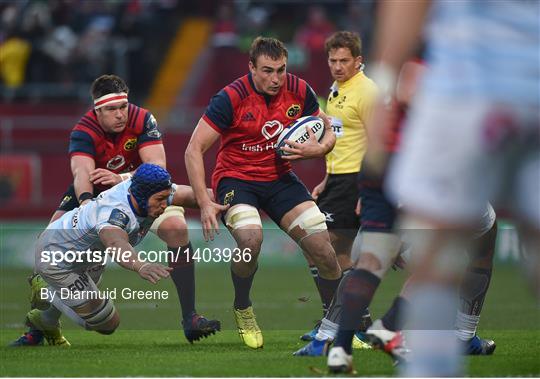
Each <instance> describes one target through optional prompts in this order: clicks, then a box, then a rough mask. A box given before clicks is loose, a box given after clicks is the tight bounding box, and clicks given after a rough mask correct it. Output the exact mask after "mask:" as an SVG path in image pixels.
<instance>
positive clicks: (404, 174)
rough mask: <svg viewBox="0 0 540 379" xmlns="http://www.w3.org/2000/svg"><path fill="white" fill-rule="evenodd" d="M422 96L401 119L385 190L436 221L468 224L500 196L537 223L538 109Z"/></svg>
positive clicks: (539, 176) (539, 196)
mask: <svg viewBox="0 0 540 379" xmlns="http://www.w3.org/2000/svg"><path fill="white" fill-rule="evenodd" d="M502 109H503V108H502V106H500V105H493V104H489V103H486V102H482V101H479V100H470V99H458V100H456V99H448V98H447V99H442V98H435V97H433V96H420V97H418V98H417V99H416V101H415V102H414V105H413V107H412V110H411V113H410V114H409V119H408V121H407V125H406V126H405V130H404V134H403V139H402V146H401V151H400V153H398V154H397V156H396V157H395V159H394V160H393V162H392V166H391V168H390V174H389V178H388V180H387V188H386V189H387V191H388V194H389V196H390V198H391V199H392V200H393V201H395V202H396V203H397V202H399V203H400V204H403V208H404V209H406V210H407V211H409V212H411V213H415V214H417V215H420V216H425V217H430V218H432V219H434V220H437V221H440V222H448V223H473V222H474V221H475V220H479V219H481V217H482V215H483V214H484V212H485V210H486V202H488V201H491V202H492V203H493V202H495V205H498V204H497V203H498V202H499V203H500V200H503V201H504V202H505V203H504V206H505V207H507V208H508V209H509V210H511V211H514V212H515V213H516V216H518V217H520V218H521V219H525V220H526V221H528V222H529V223H531V224H532V225H534V226H536V227H538V228H540V120H539V116H538V108H524V109H517V108H516V107H514V108H510V109H508V108H504V109H505V111H504V112H503V111H502Z"/></svg>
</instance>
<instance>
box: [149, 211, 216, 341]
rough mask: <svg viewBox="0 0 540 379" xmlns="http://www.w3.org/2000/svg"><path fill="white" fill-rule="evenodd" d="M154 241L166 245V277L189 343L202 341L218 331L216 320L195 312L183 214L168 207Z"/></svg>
mask: <svg viewBox="0 0 540 379" xmlns="http://www.w3.org/2000/svg"><path fill="white" fill-rule="evenodd" d="M152 228H153V229H154V228H155V229H157V231H156V232H157V235H158V237H159V238H160V239H161V240H162V241H164V242H165V243H166V244H167V250H168V251H169V252H170V256H169V267H171V268H172V269H173V271H171V273H170V275H171V278H172V280H173V282H174V285H175V286H176V291H177V293H178V298H179V300H180V307H181V311H182V326H183V328H184V334H185V336H186V338H187V340H188V341H189V342H191V343H192V342H193V341H197V340H199V339H200V338H206V337H208V336H209V335H212V334H215V333H216V331H219V330H221V323H220V322H219V321H218V320H208V319H206V318H205V317H203V316H201V315H199V314H197V312H196V310H195V262H194V261H193V260H192V259H189V258H190V257H191V254H192V253H193V247H192V246H191V242H190V241H189V233H188V228H187V223H186V220H185V218H184V211H183V209H182V208H180V207H175V206H169V207H167V209H166V210H165V212H164V213H163V214H162V215H161V216H160V217H159V218H158V219H157V220H156V221H155V222H154V225H152Z"/></svg>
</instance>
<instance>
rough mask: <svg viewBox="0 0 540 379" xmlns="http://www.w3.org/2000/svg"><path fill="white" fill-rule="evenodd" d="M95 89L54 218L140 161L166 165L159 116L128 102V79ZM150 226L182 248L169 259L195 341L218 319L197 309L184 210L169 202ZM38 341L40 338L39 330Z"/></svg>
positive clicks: (75, 135) (74, 137)
mask: <svg viewBox="0 0 540 379" xmlns="http://www.w3.org/2000/svg"><path fill="white" fill-rule="evenodd" d="M90 93H91V95H92V99H93V102H94V107H93V108H92V109H91V110H89V111H88V112H87V113H86V114H85V115H83V116H82V117H81V119H80V120H79V122H78V123H77V125H76V126H75V127H74V128H73V131H72V132H71V137H70V143H69V154H70V160H71V171H72V173H73V184H71V185H70V187H69V188H68V190H67V191H66V193H65V194H64V196H63V198H62V202H61V203H60V206H59V207H58V209H57V211H56V212H55V213H54V215H53V216H52V219H51V222H52V221H55V220H57V219H58V218H59V217H60V216H61V215H62V214H64V213H65V212H68V211H70V210H72V209H74V208H76V207H78V206H79V205H83V204H85V203H86V202H88V201H90V199H92V198H93V197H95V196H97V195H98V194H99V193H101V192H102V191H104V190H106V189H108V188H110V187H111V186H113V185H116V184H118V183H120V182H122V181H123V180H127V179H129V178H130V177H131V174H132V172H133V171H134V170H135V169H136V168H137V167H138V166H139V165H140V164H141V163H154V164H157V165H160V166H162V167H164V168H165V167H166V157H165V150H164V148H163V142H162V139H161V132H160V131H159V129H158V126H157V122H156V119H155V118H154V116H153V115H152V114H151V113H150V112H149V111H148V110H146V109H144V108H140V107H138V106H136V105H134V104H131V103H129V101H128V93H129V88H128V86H127V85H126V83H125V82H124V80H122V79H121V78H120V77H118V76H116V75H103V76H100V77H99V78H97V79H96V80H95V81H94V83H93V84H92V87H91V89H90ZM151 231H152V232H153V233H155V234H157V236H158V237H159V238H160V239H161V240H163V241H164V242H165V243H166V244H167V249H168V250H169V251H172V252H174V253H176V252H177V251H180V252H183V253H182V254H179V255H178V260H177V261H174V262H173V261H171V262H169V266H170V267H172V268H173V271H172V272H171V277H172V278H173V281H174V284H175V286H176V289H177V292H178V297H179V299H180V304H181V308H182V325H183V327H184V334H185V336H186V338H187V339H188V341H189V342H193V341H195V340H198V339H199V338H200V337H203V336H205V335H206V334H207V333H210V332H213V331H215V326H216V325H217V324H218V321H216V320H207V319H206V318H204V317H202V316H200V315H198V314H197V313H196V310H195V267H194V263H193V260H189V259H188V257H187V254H190V252H191V251H192V246H191V243H190V242H189V236H188V230H187V224H186V220H185V218H184V209H183V208H182V207H178V206H169V207H167V209H166V210H165V212H164V213H163V215H161V216H160V217H159V218H157V219H156V221H155V222H154V224H153V225H152V228H151ZM173 256H176V255H175V254H174V255H173ZM30 284H31V286H32V293H33V295H32V297H33V298H35V294H37V293H38V292H39V287H40V284H42V281H41V278H40V277H39V276H34V277H32V278H31V280H30ZM33 302H35V301H34V300H33ZM34 305H36V304H34ZM33 340H39V334H36V336H34V338H33ZM21 343H24V340H21Z"/></svg>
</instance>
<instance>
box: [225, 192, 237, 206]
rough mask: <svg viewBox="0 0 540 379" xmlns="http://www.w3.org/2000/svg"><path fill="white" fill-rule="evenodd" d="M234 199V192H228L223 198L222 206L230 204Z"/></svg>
mask: <svg viewBox="0 0 540 379" xmlns="http://www.w3.org/2000/svg"><path fill="white" fill-rule="evenodd" d="M233 199H234V190H232V191H229V192H227V193H226V194H225V197H224V198H223V205H227V204H230V203H231V202H232V201H233Z"/></svg>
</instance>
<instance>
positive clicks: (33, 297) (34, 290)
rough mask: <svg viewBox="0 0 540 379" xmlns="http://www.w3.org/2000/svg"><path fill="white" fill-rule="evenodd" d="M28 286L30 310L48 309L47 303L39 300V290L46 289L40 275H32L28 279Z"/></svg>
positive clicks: (45, 284)
mask: <svg viewBox="0 0 540 379" xmlns="http://www.w3.org/2000/svg"><path fill="white" fill-rule="evenodd" d="M28 283H29V284H30V308H32V309H34V308H37V309H41V310H45V309H47V308H48V307H49V302H48V301H47V300H45V299H42V298H41V289H42V288H47V282H46V281H45V280H43V278H42V277H41V275H39V274H33V275H32V276H31V277H29V278H28Z"/></svg>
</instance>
